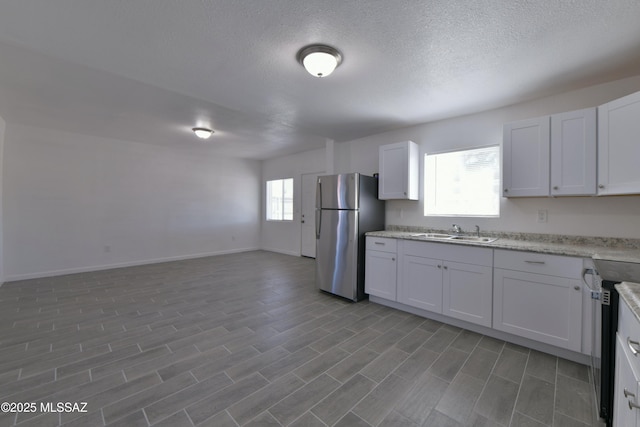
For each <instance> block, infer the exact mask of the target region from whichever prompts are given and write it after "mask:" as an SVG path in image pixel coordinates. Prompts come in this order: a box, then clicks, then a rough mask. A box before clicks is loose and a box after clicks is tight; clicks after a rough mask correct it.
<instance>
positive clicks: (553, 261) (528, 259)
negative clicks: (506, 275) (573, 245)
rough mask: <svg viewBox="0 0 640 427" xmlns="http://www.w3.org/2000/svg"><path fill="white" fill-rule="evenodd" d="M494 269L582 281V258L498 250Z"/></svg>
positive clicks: (495, 255) (495, 254)
mask: <svg viewBox="0 0 640 427" xmlns="http://www.w3.org/2000/svg"><path fill="white" fill-rule="evenodd" d="M494 267H495V268H502V269H505V270H516V271H526V272H528V273H538V274H547V275H549V276H558V277H568V278H574V279H580V278H581V277H582V258H574V257H567V256H562V255H548V254H539V253H535V252H519V251H508V250H501V249H496V250H495V253H494Z"/></svg>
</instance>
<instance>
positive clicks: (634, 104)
mask: <svg viewBox="0 0 640 427" xmlns="http://www.w3.org/2000/svg"><path fill="white" fill-rule="evenodd" d="M638 135H640V92H636V93H634V94H631V95H629V96H625V97H624V98H620V99H617V100H615V101H611V102H609V103H607V104H604V105H601V106H600V107H598V195H608V194H637V193H640V168H639V167H638V159H640V140H639V139H638V138H639V136H638Z"/></svg>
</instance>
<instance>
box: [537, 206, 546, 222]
mask: <svg viewBox="0 0 640 427" xmlns="http://www.w3.org/2000/svg"><path fill="white" fill-rule="evenodd" d="M547 216H548V212H547V210H546V209H540V210H538V222H547Z"/></svg>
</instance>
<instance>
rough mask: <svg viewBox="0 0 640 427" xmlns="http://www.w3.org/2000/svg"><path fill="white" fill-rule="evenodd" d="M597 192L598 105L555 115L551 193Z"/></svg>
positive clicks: (552, 141)
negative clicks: (596, 107)
mask: <svg viewBox="0 0 640 427" xmlns="http://www.w3.org/2000/svg"><path fill="white" fill-rule="evenodd" d="M593 194H596V109H595V108H587V109H584V110H578V111H570V112H567V113H562V114H555V115H553V116H551V195H552V196H580V195H593Z"/></svg>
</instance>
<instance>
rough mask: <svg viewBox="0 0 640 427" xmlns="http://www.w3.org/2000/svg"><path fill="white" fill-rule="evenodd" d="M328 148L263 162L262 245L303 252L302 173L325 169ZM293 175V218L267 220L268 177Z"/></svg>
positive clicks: (286, 251)
mask: <svg viewBox="0 0 640 427" xmlns="http://www.w3.org/2000/svg"><path fill="white" fill-rule="evenodd" d="M325 152H326V151H325V150H324V149H321V150H313V151H306V152H304V153H300V154H293V155H290V156H285V157H279V158H276V159H271V160H264V161H263V162H262V198H261V200H262V202H261V215H262V248H263V249H265V250H268V251H273V252H281V253H285V254H289V255H300V230H301V225H300V207H301V190H300V188H301V181H302V174H305V173H316V172H321V173H324V171H325V170H326V156H325ZM281 178H293V204H294V212H293V221H267V220H266V219H265V218H266V213H265V205H266V200H265V197H266V195H265V188H266V184H265V183H266V181H269V180H272V179H281Z"/></svg>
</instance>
